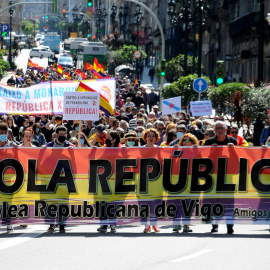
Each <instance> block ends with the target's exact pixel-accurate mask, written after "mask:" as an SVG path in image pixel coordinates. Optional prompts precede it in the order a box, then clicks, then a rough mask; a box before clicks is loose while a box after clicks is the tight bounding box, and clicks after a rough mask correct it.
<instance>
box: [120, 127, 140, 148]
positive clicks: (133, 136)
mask: <svg viewBox="0 0 270 270" xmlns="http://www.w3.org/2000/svg"><path fill="white" fill-rule="evenodd" d="M136 146H140V145H139V138H138V135H137V133H136V132H135V131H130V132H129V133H127V134H126V135H125V145H124V147H136Z"/></svg>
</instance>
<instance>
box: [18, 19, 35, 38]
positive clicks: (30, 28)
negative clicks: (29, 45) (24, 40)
mask: <svg viewBox="0 0 270 270" xmlns="http://www.w3.org/2000/svg"><path fill="white" fill-rule="evenodd" d="M35 26H36V29H38V24H35ZM36 29H35V30H36ZM22 31H23V33H25V34H26V35H31V36H34V24H33V23H32V22H31V21H28V20H23V21H22Z"/></svg>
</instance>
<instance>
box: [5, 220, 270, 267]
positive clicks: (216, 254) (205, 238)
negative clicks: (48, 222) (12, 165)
mask: <svg viewBox="0 0 270 270" xmlns="http://www.w3.org/2000/svg"><path fill="white" fill-rule="evenodd" d="M191 228H192V229H193V233H189V234H187V233H172V227H171V226H161V228H160V229H161V232H160V233H156V234H155V233H153V232H152V233H151V234H144V233H142V231H143V227H131V226H130V227H129V226H126V227H118V228H117V232H116V233H115V234H112V233H110V232H107V233H98V232H97V231H96V229H97V226H95V225H90V226H86V225H82V226H72V227H67V232H66V234H59V233H58V230H56V232H54V233H51V232H46V229H47V226H43V225H42V226H41V225H31V226H29V227H28V228H27V229H23V228H20V227H15V230H14V233H10V234H8V233H7V232H6V228H3V227H2V228H1V232H0V259H1V267H2V268H3V269H7V268H9V269H17V268H19V269H22V270H24V269H25V270H32V269H57V270H60V269H89V268H90V269H123V270H127V269H147V270H150V269H151V270H157V269H194V270H197V269H198V270H200V269H210V270H215V269H244V270H248V269H254V266H255V265H256V268H257V269H260V270H261V269H269V256H268V247H269V237H270V234H269V232H268V226H265V225H262V226H258V225H254V226H243V225H238V226H237V225H236V226H235V234H234V235H227V234H226V227H225V226H224V225H220V227H219V233H216V234H211V233H210V232H209V231H210V229H211V225H198V226H192V227H191Z"/></svg>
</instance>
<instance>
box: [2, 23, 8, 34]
mask: <svg viewBox="0 0 270 270" xmlns="http://www.w3.org/2000/svg"><path fill="white" fill-rule="evenodd" d="M5 32H6V33H7V34H6V35H8V34H9V24H1V33H2V34H3V33H5Z"/></svg>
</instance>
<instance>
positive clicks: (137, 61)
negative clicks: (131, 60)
mask: <svg viewBox="0 0 270 270" xmlns="http://www.w3.org/2000/svg"><path fill="white" fill-rule="evenodd" d="M141 15H142V12H141V6H140V5H138V4H137V5H136V12H135V16H136V23H137V50H139V26H140V21H141ZM136 75H137V79H138V80H139V59H138V58H136Z"/></svg>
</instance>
